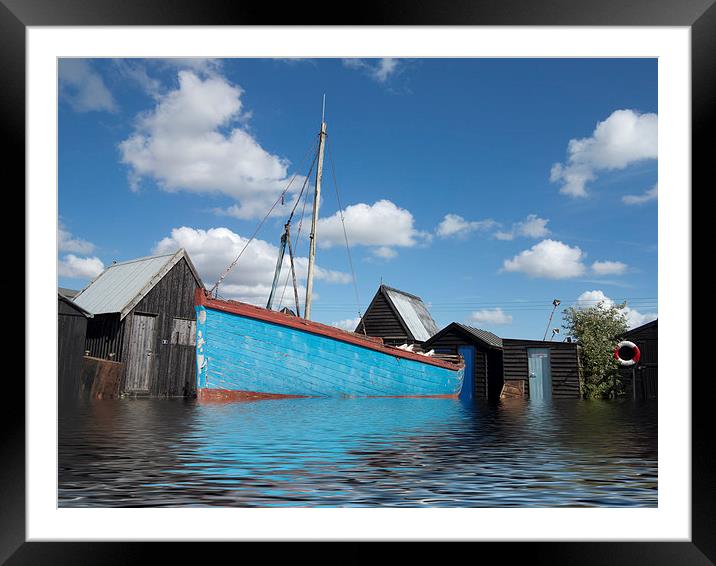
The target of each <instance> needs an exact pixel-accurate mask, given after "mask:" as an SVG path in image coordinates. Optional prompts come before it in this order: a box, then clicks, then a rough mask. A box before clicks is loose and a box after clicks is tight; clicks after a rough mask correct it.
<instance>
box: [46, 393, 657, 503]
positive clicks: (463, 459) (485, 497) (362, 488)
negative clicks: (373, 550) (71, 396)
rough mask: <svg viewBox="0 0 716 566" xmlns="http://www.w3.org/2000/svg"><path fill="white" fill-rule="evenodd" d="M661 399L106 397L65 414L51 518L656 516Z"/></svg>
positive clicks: (62, 418)
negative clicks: (533, 510)
mask: <svg viewBox="0 0 716 566" xmlns="http://www.w3.org/2000/svg"><path fill="white" fill-rule="evenodd" d="M656 409H657V406H656V402H641V403H635V402H633V401H631V400H629V401H552V402H546V403H537V402H534V401H532V402H530V401H528V400H521V399H520V400H517V399H515V400H504V401H501V402H500V403H498V404H488V403H486V402H485V403H481V402H475V403H465V402H461V401H458V400H452V399H288V400H266V401H254V402H244V403H227V404H203V403H197V402H196V401H192V400H160V399H156V400H129V399H127V400H124V399H120V400H111V401H110V400H105V401H94V402H87V403H84V404H80V405H78V406H77V407H75V408H73V409H72V410H63V411H61V414H60V422H59V493H58V500H59V505H60V507H135V506H209V505H211V506H227V507H228V506H231V507H238V506H241V507H256V506H303V507H316V506H330V507H340V506H372V507H373V506H374V507H424V506H432V507H563V506H577V507H584V506H606V507H623V506H648V507H655V506H656V505H657V411H656Z"/></svg>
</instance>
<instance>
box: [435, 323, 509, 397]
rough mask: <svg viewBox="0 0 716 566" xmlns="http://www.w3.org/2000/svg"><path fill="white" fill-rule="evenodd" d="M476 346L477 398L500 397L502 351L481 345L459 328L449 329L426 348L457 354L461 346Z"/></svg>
mask: <svg viewBox="0 0 716 566" xmlns="http://www.w3.org/2000/svg"><path fill="white" fill-rule="evenodd" d="M466 345H474V346H475V368H474V380H473V381H474V384H475V389H474V395H475V397H476V398H477V399H486V398H487V397H495V398H496V397H498V396H499V395H500V391H501V389H502V354H501V352H500V351H498V350H495V349H493V348H488V347H486V346H481V345H480V344H479V341H478V340H476V339H474V338H472V337H470V336H468V335H466V334H465V333H464V332H462V331H460V330H459V329H455V330H448V331H447V332H445V333H444V334H442V335H441V336H439V337H438V338H435V339H434V340H433V339H431V340H429V341H428V342H427V343H426V345H425V348H432V349H435V350H436V351H439V352H445V353H450V354H457V353H458V347H459V346H466Z"/></svg>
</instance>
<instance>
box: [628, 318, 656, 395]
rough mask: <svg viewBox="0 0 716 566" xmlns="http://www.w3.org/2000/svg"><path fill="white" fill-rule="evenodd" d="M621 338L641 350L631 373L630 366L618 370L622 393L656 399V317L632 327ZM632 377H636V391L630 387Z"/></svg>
mask: <svg viewBox="0 0 716 566" xmlns="http://www.w3.org/2000/svg"><path fill="white" fill-rule="evenodd" d="M622 340H629V341H630V342H634V344H636V345H637V347H638V348H639V351H640V352H641V357H640V359H639V363H638V364H637V365H636V366H635V367H634V371H633V373H632V368H631V367H624V368H621V369H620V370H619V371H620V373H621V378H622V384H623V385H624V394H625V395H626V396H628V397H635V398H637V399H656V398H657V396H658V387H657V386H658V379H657V378H658V355H659V321H658V319H657V320H652V321H651V322H647V323H646V324H644V325H642V326H639V327H637V328H632V329H631V330H629V331H628V332H627V333H626V334H624V336H622ZM634 378H636V392H634V390H633V387H632V384H633V381H634ZM635 393H636V395H635Z"/></svg>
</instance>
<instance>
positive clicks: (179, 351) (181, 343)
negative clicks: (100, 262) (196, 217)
mask: <svg viewBox="0 0 716 566" xmlns="http://www.w3.org/2000/svg"><path fill="white" fill-rule="evenodd" d="M198 286H199V283H198V282H197V280H196V279H195V278H194V275H193V273H192V270H191V269H190V268H189V265H188V263H187V261H186V259H185V258H181V259H180V260H179V261H178V262H177V263H176V265H174V266H173V267H172V268H171V269H170V270H169V271H168V272H167V273H166V274H165V275H164V277H162V278H161V279H160V280H159V281H158V282H157V283H156V285H155V286H154V287H153V288H152V289H151V290H150V291H149V292H148V293H147V294H146V295H145V296H144V297H142V299H141V300H140V301H139V302H138V303H137V304H136V306H135V307H134V308H133V309H132V310H131V311H130V312H129V314H127V316H126V317H125V318H124V319H123V320H120V315H119V313H110V314H98V315H95V317H94V318H92V319H90V322H89V324H88V327H87V337H86V340H85V341H84V348H85V350H86V351H88V352H89V353H88V355H89V356H92V357H95V358H100V359H105V360H112V361H116V362H124V364H125V366H126V367H130V368H134V367H140V366H141V364H139V361H140V360H138V359H130V358H132V357H134V356H142V355H146V350H147V349H150V350H151V352H152V360H151V364H150V371H149V376H148V378H147V379H146V388H144V387H145V385H144V379H143V378H142V379H141V383H140V382H139V381H137V382H133V383H128V382H127V373H126V371H125V372H124V375H123V376H122V385H121V391H122V393H128V394H142V395H149V396H152V397H182V396H189V397H190V396H194V395H195V394H196V383H195V381H196V368H195V352H194V335H193V334H192V329H195V328H196V324H195V318H196V315H195V311H194V290H195V289H196V288H197V287H198ZM137 315H144V316H146V315H149V316H152V317H153V318H154V322H153V329H152V332H153V334H154V339H153V343H152V344H151V347H150V348H144V349H143V351H142V352H140V351H139V350H141V349H142V348H139V347H136V348H134V349H132V346H131V344H133V342H132V340H133V337H132V331H131V329H132V328H134V327H135V326H134V325H135V321H136V319H137ZM138 338H139V337H137V336H135V337H134V339H135V342H136V340H137V339H138ZM130 373H131V372H130ZM140 385H141V387H142V389H141V390H137V387H139V386H140Z"/></svg>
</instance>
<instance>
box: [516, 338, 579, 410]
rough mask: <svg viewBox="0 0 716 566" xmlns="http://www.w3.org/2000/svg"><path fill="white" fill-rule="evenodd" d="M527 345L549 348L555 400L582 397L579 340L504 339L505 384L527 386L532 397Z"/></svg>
mask: <svg viewBox="0 0 716 566" xmlns="http://www.w3.org/2000/svg"><path fill="white" fill-rule="evenodd" d="M528 348H549V350H550V356H549V357H550V365H551V373H552V397H553V398H554V399H576V398H578V397H579V396H580V390H579V362H578V357H577V344H576V343H569V342H547V341H542V340H520V339H513V338H503V339H502V352H503V354H502V362H503V368H504V369H503V375H504V380H505V383H510V384H512V385H516V386H521V387H524V392H525V394H526V395H528V396H529V370H528V367H527V349H528Z"/></svg>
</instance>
